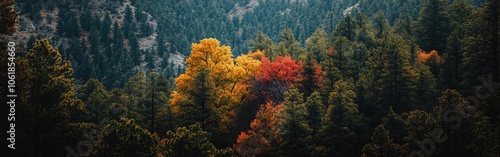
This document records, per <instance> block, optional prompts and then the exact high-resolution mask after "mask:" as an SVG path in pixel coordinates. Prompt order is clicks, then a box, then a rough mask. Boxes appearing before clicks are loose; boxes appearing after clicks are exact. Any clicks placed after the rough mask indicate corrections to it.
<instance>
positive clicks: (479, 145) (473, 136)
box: [424, 90, 495, 156]
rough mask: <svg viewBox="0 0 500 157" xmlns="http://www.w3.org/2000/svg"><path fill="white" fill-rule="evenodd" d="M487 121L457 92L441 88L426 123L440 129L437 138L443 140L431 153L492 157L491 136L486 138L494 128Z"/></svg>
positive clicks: (492, 143)
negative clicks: (437, 99)
mask: <svg viewBox="0 0 500 157" xmlns="http://www.w3.org/2000/svg"><path fill="white" fill-rule="evenodd" d="M489 124H490V118H489V117H487V116H485V115H484V113H483V112H481V111H479V110H477V108H475V106H470V104H469V102H468V101H467V100H466V99H465V98H463V97H462V95H461V94H460V93H458V92H457V91H455V90H446V91H444V92H443V94H442V96H441V97H439V103H438V104H437V106H436V107H435V108H434V110H433V112H432V119H431V120H429V125H430V127H431V128H439V129H441V131H442V135H441V136H440V137H443V138H444V137H446V138H445V139H446V140H442V142H440V144H439V145H438V144H436V148H435V149H436V150H435V153H433V155H438V156H443V155H455V156H458V155H465V156H495V155H494V154H493V153H494V151H493V149H494V147H495V144H494V139H492V138H489V137H492V136H493V135H492V132H491V130H492V129H493V128H492V127H491V126H490V125H489ZM443 138H441V139H443ZM439 141H441V140H439ZM439 141H438V142H439ZM462 142H463V143H462ZM424 153H425V152H424Z"/></svg>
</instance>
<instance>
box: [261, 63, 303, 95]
mask: <svg viewBox="0 0 500 157" xmlns="http://www.w3.org/2000/svg"><path fill="white" fill-rule="evenodd" d="M301 72H302V62H301V61H298V62H297V61H295V60H293V59H291V57H290V56H285V57H281V56H278V57H277V58H276V60H275V61H274V62H271V61H269V59H268V58H266V57H263V58H262V63H261V64H260V69H259V72H258V74H257V76H256V78H255V85H254V89H255V91H256V94H257V96H260V97H261V98H263V99H264V100H263V101H261V102H267V101H273V102H282V101H283V93H284V92H285V91H287V90H288V89H289V88H290V87H291V86H292V85H293V84H294V83H296V82H298V81H299V80H301V79H302V74H301Z"/></svg>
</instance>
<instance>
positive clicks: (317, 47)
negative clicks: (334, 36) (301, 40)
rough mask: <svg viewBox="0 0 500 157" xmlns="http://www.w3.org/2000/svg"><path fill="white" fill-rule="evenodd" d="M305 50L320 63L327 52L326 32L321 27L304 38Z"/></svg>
mask: <svg viewBox="0 0 500 157" xmlns="http://www.w3.org/2000/svg"><path fill="white" fill-rule="evenodd" d="M306 50H307V52H309V53H311V59H313V60H314V61H316V63H321V62H322V61H323V60H324V59H325V57H326V53H327V52H328V41H327V34H326V32H325V31H323V30H322V29H319V28H318V29H316V31H314V33H313V34H312V35H311V36H310V37H309V38H308V40H306Z"/></svg>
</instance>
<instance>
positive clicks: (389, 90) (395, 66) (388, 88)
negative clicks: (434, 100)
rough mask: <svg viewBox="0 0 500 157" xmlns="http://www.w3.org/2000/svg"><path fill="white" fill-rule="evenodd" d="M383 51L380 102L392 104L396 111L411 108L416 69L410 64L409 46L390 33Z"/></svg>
mask: <svg viewBox="0 0 500 157" xmlns="http://www.w3.org/2000/svg"><path fill="white" fill-rule="evenodd" d="M380 48H381V50H380V51H381V52H384V54H383V56H382V59H383V60H382V61H381V62H383V69H382V71H381V77H382V78H380V80H377V82H378V83H379V84H381V86H382V87H381V91H380V93H379V96H378V97H379V100H378V104H379V105H382V106H385V107H383V108H385V110H386V109H387V108H388V106H392V107H393V108H394V110H396V112H398V113H399V112H402V111H406V110H409V109H410V108H411V107H412V106H413V105H414V101H415V93H414V91H415V83H416V82H415V81H416V80H415V78H416V76H415V75H416V74H415V72H414V69H413V68H412V67H411V66H410V52H409V47H408V46H407V45H406V44H405V43H404V41H403V39H402V37H401V36H399V35H394V34H389V35H387V37H386V38H385V39H384V40H383V41H382V46H381V47H380Z"/></svg>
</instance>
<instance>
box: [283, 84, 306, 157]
mask: <svg viewBox="0 0 500 157" xmlns="http://www.w3.org/2000/svg"><path fill="white" fill-rule="evenodd" d="M303 96H304V94H302V93H299V90H298V89H297V88H291V89H290V90H289V91H287V92H285V102H284V105H283V111H282V112H281V113H280V116H282V118H283V122H282V123H281V124H280V127H279V129H278V130H279V131H278V136H279V137H280V139H281V143H280V145H279V147H278V154H280V155H282V156H307V155H308V154H310V152H311V149H312V148H311V142H310V140H311V128H309V125H308V124H307V116H308V113H307V107H306V106H305V104H304V103H303V101H304V99H303Z"/></svg>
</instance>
